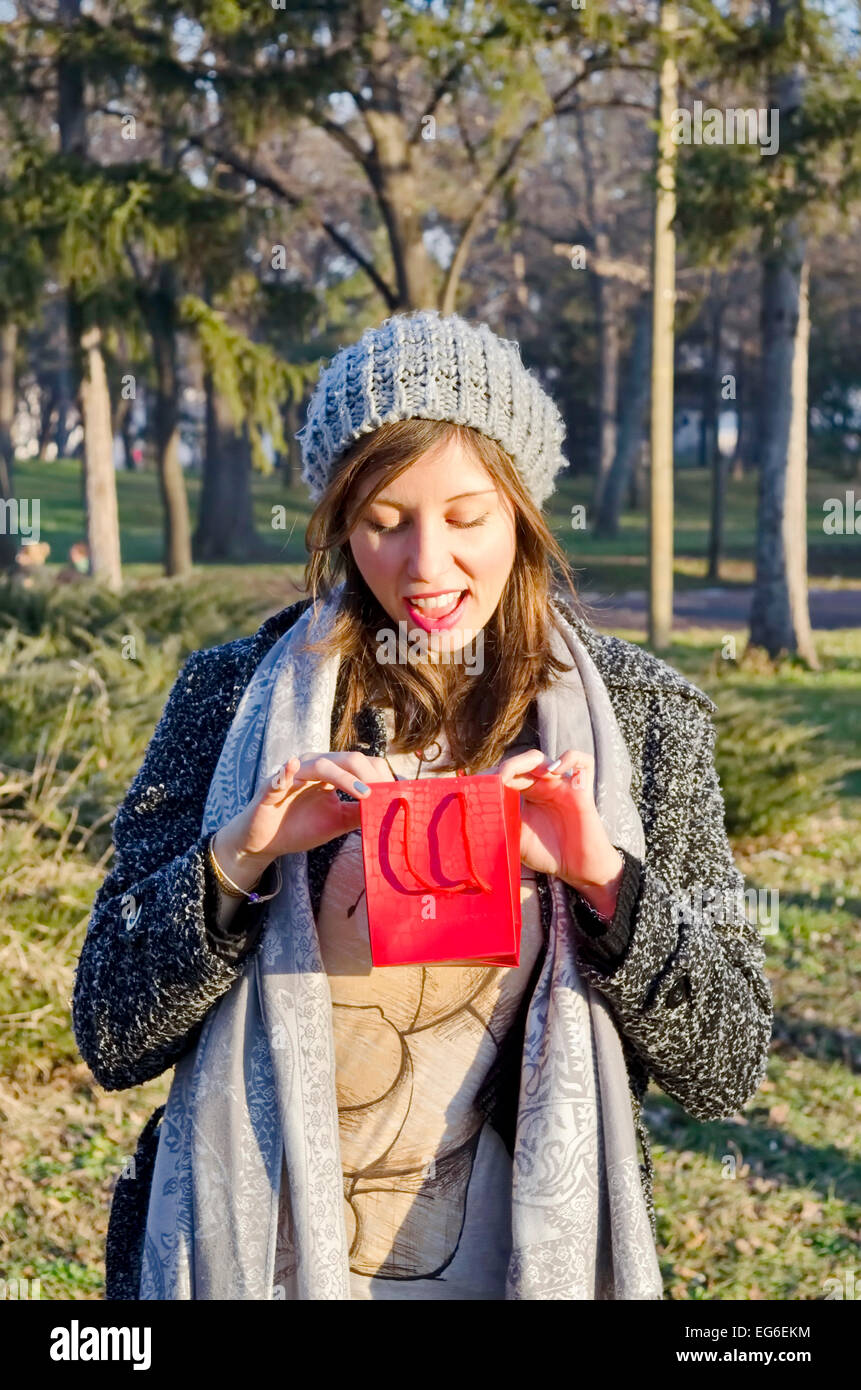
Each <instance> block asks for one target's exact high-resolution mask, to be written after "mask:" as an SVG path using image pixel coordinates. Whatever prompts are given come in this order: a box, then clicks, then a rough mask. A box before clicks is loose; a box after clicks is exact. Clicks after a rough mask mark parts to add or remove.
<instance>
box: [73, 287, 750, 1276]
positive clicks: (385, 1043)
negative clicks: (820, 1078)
mask: <svg viewBox="0 0 861 1390" xmlns="http://www.w3.org/2000/svg"><path fill="white" fill-rule="evenodd" d="M300 438H301V441H302V449H303V459H304V470H303V473H304V477H305V479H306V481H307V482H308V484H309V487H310V488H311V491H312V496H313V498H314V500H315V502H316V508H315V511H314V513H313V515H312V518H311V522H310V525H309V528H308V533H307V543H308V546H309V550H310V552H311V558H310V560H309V564H308V567H307V571H306V590H307V592H308V594H309V597H307V598H305V599H303V600H300V601H299V602H298V603H295V604H293V605H292V606H291V607H289V608H287V609H285V610H284V611H283V612H281V613H279V614H277V615H276V616H275V617H274V618H270V619H269V620H268V621H267V622H265V623H264V624H263V626H262V627H261V628H260V630H259V631H258V632H257V633H256V634H255V636H253V637H251V638H246V639H243V640H241V641H238V642H233V643H229V644H227V645H226V646H223V647H219V648H216V649H214V650H212V651H206V652H198V653H196V654H195V655H193V656H192V657H191V658H190V659H189V661H188V662H187V663H186V665H185V667H184V668H183V670H182V672H181V673H180V676H179V678H178V680H177V682H176V685H175V686H174V689H173V691H172V692H171V695H170V699H169V701H168V705H167V708H166V710H165V712H164V715H163V717H162V719H161V721H160V723H159V726H158V728H157V730H156V732H155V734H154V737H153V739H152V742H151V744H150V746H149V748H148V750H147V754H146V758H145V760H144V763H143V766H142V768H141V770H140V772H139V773H138V775H137V777H136V779H135V781H134V783H133V785H132V787H131V789H130V791H129V794H128V797H127V799H126V801H125V802H124V804H123V806H122V807H121V808H120V811H119V814H118V816H117V820H116V825H115V832H114V840H115V846H116V856H115V862H114V867H113V870H112V872H111V874H110V875H109V877H108V878H107V880H106V881H105V883H104V885H103V887H102V889H101V890H100V893H99V895H98V898H97V901H96V903H95V907H94V911H93V916H92V920H91V923H90V927H89V931H88V934H87V938H86V941H85V943H84V947H83V950H82V953H81V959H80V963H79V967H78V973H77V978H76V983H75V993H74V999H73V1014H74V1024H75V1031H76V1037H77V1040H78V1044H79V1047H80V1050H81V1053H82V1056H83V1057H84V1058H85V1060H86V1061H87V1062H88V1064H89V1065H90V1067H91V1069H92V1071H93V1074H94V1076H95V1078H96V1080H97V1081H98V1082H99V1083H100V1084H101V1085H103V1086H104V1087H105V1088H106V1089H111V1090H115V1089H121V1088H124V1087H129V1086H135V1085H139V1084H140V1083H142V1082H144V1081H146V1080H149V1079H150V1078H151V1077H154V1076H158V1075H159V1074H160V1073H161V1072H163V1071H164V1070H165V1069H166V1068H167V1067H170V1066H175V1067H176V1071H175V1074H174V1078H173V1082H172V1086H171V1091H170V1096H169V1099H168V1101H167V1105H166V1107H164V1106H162V1107H159V1109H158V1110H157V1111H156V1112H155V1114H154V1115H153V1116H152V1118H151V1119H150V1121H149V1123H148V1125H147V1127H146V1129H145V1131H144V1133H143V1135H142V1136H141V1140H140V1143H139V1145H138V1151H137V1154H136V1155H135V1164H134V1170H133V1176H134V1181H129V1180H127V1179H125V1178H124V1179H122V1180H120V1181H119V1182H118V1184H117V1188H116V1191H115V1194H114V1198H113V1205H112V1210H111V1220H110V1226H109V1231H108V1243H107V1253H106V1265H107V1294H108V1297H110V1298H129V1299H136V1298H141V1299H209V1298H231V1299H233V1298H238V1299H260V1298H263V1299H271V1298H287V1299H330V1298H342V1299H347V1298H350V1299H367V1298H370V1299H402V1298H411V1299H414V1298H420V1299H474V1300H477V1299H543V1298H546V1299H559V1298H577V1299H593V1298H594V1299H598V1298H601V1299H604V1298H608V1299H620V1298H623V1299H654V1298H660V1297H661V1292H662V1290H661V1279H660V1273H659V1267H658V1262H657V1257H656V1251H655V1218H654V1209H653V1205H652V1187H651V1182H652V1169H651V1162H650V1158H649V1147H648V1138H647V1136H646V1134H645V1131H644V1128H643V1125H642V1121H641V1117H640V1103H641V1100H642V1096H643V1093H644V1091H645V1089H646V1087H647V1085H648V1081H649V1079H650V1077H651V1078H654V1079H655V1081H656V1082H657V1083H658V1085H660V1086H661V1087H662V1088H663V1089H664V1090H665V1091H666V1092H667V1093H668V1094H669V1095H671V1096H673V1097H675V1098H676V1099H677V1100H678V1101H679V1102H680V1104H681V1105H683V1106H684V1107H685V1109H686V1110H688V1111H689V1112H690V1113H691V1114H692V1115H694V1116H695V1117H697V1118H701V1119H711V1118H719V1117H723V1116H729V1115H732V1114H733V1113H734V1112H735V1111H736V1110H737V1109H738V1108H739V1107H740V1106H741V1105H743V1104H744V1102H745V1101H746V1100H748V1099H749V1098H750V1097H751V1096H752V1095H753V1094H754V1093H755V1091H756V1090H757V1088H758V1086H759V1083H760V1081H761V1080H762V1077H763V1074H764V1071H765V1067H766V1063H767V1053H768V1045H769V1039H770V1036H771V1022H772V1006H771V993H770V989H769V986H768V983H767V981H766V979H765V977H764V974H763V970H762V960H763V950H762V945H761V940H760V937H759V932H758V930H757V928H756V927H755V926H754V925H752V924H751V923H749V922H748V920H747V917H746V914H745V911H744V902H743V896H742V895H743V883H742V879H741V876H740V874H739V873H738V871H737V870H736V868H735V866H734V864H733V859H732V854H731V850H730V847H729V844H728V841H727V837H726V832H725V827H724V818H723V801H722V796H721V791H720V785H719V782H718V778H717V774H716V772H715V766H714V757H713V750H714V726H713V724H712V720H711V714H712V712H713V710H714V705H713V704H712V702H711V701H710V700H709V699H708V698H707V697H706V696H705V695H704V694H703V693H702V692H701V691H700V690H698V689H697V687H696V686H694V685H692V684H691V683H690V682H688V681H687V680H686V679H685V678H684V677H682V676H681V675H680V674H679V673H678V672H677V671H675V670H674V669H673V668H672V667H670V666H668V665H667V664H666V663H664V662H662V661H660V660H658V659H657V658H655V657H653V656H651V655H649V654H648V653H646V652H645V651H643V650H642V649H641V648H640V647H638V646H636V645H634V644H631V643H627V642H623V641H621V640H619V639H618V638H613V637H603V636H600V635H599V634H598V633H597V632H596V631H595V630H594V629H593V628H592V627H591V626H590V625H589V623H588V622H587V621H586V620H585V618H584V615H583V612H582V609H581V608H580V605H579V604H578V601H577V598H576V593H575V591H574V588H573V585H572V583H571V579H570V573H569V571H568V569H567V566H566V562H565V557H564V555H563V553H562V551H561V550H560V548H559V547H558V545H557V544H556V542H555V541H554V539H553V537H552V536H551V534H550V532H549V530H548V528H547V526H546V523H545V521H544V519H543V517H542V514H541V506H542V504H543V503H544V501H545V500H546V498H547V496H548V495H549V494H550V492H551V491H552V489H553V482H554V478H555V476H556V474H557V472H558V471H559V469H560V468H561V467H563V466H564V463H565V460H564V457H563V455H562V454H561V441H562V438H563V430H562V424H561V419H560V417H559V414H558V411H557V409H556V407H555V405H554V404H553V402H552V401H551V400H550V399H549V397H548V396H547V395H546V394H545V393H544V392H543V390H542V389H541V387H540V385H539V384H538V382H537V380H536V379H535V378H534V377H533V376H532V374H531V373H529V372H528V371H527V370H526V369H525V368H524V366H523V364H522V362H521V359H520V354H519V351H518V348H517V345H516V344H514V343H510V342H507V341H506V340H504V339H500V338H498V337H496V336H495V335H494V334H493V333H492V332H491V331H490V330H489V329H488V328H487V327H486V326H485V325H483V324H482V325H478V326H474V325H470V324H468V323H466V322H465V321H464V320H463V319H461V318H460V317H458V316H456V315H455V316H447V317H443V316H440V315H439V314H437V313H435V312H433V311H421V312H419V313H414V314H409V315H396V316H394V317H393V318H391V319H389V320H387V321H386V322H385V323H383V324H382V325H381V326H380V327H379V328H378V329H375V330H369V331H368V332H366V333H365V334H364V335H363V337H362V338H361V339H360V341H359V342H358V343H356V344H353V345H351V346H350V347H348V348H345V349H343V350H342V351H341V352H340V353H339V354H338V355H337V356H336V357H335V359H334V360H333V362H332V363H331V364H330V365H329V366H328V368H327V369H326V371H325V372H324V373H323V375H322V376H321V379H320V382H319V384H318V387H317V390H316V392H315V394H314V397H313V399H312V401H311V403H310V406H309V411H308V420H307V423H306V426H305V428H304V430H303V431H302V432H301V434H300ZM554 569H555V571H556V574H554ZM559 579H561V580H563V581H564V582H565V583H566V585H567V587H568V592H569V597H568V599H567V600H566V599H565V598H564V597H563V596H562V593H561V592H560V591H559V586H558V580H559ZM405 636H406V638H407V639H408V642H407V643H405V642H404V641H403V640H402V639H403V638H404V637H405ZM393 639H394V640H393ZM393 654H394V656H393ZM458 772H467V773H469V774H473V775H475V774H480V773H490V772H496V773H498V775H499V776H500V777H501V778H502V779H503V781H504V782H505V783H508V784H510V785H511V786H512V787H514V788H516V789H518V790H519V791H520V792H521V820H522V827H521V839H520V846H519V850H520V858H521V908H522V935H521V951H520V962H519V965H517V966H516V967H515V966H509V967H504V966H490V965H481V964H476V963H475V962H472V963H471V962H469V961H468V960H463V961H460V962H456V963H445V964H439V965H406V966H404V965H399V966H376V967H375V966H374V965H373V963H372V959H371V951H370V944H369V934H368V922H367V912H366V906H365V881H364V877H363V869H362V844H361V834H360V829H359V826H360V814H361V812H360V804H359V803H360V801H361V800H362V799H368V798H370V797H373V795H374V791H373V789H372V787H373V784H374V783H379V782H384V781H388V780H394V779H397V778H407V779H414V778H417V777H454V776H456V775H457V774H458ZM638 1139H639V1142H640V1144H641V1146H642V1153H643V1162H642V1163H641V1162H640V1161H639V1156H638V1153H637V1141H638Z"/></svg>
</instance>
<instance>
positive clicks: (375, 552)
mask: <svg viewBox="0 0 861 1390" xmlns="http://www.w3.org/2000/svg"><path fill="white" fill-rule="evenodd" d="M374 481H375V479H374V476H373V475H371V476H369V477H367V478H364V479H362V482H361V484H360V486H359V493H358V497H359V499H360V500H363V499H364V498H365V497H366V496H367V495H368V493H369V492H371V490H372V488H373V486H374ZM515 536H516V531H515V518H514V509H513V506H512V504H511V502H510V500H509V499H508V497H507V496H506V495H505V494H504V493H503V492H502V491H500V490H497V487H496V485H495V483H494V481H493V479H492V478H491V476H490V474H489V473H488V472H487V469H486V468H485V467H484V465H483V464H482V463H480V462H479V461H478V460H477V459H475V458H474V457H473V455H472V454H471V452H470V451H469V450H468V449H466V448H464V446H463V445H462V444H461V443H460V441H459V440H458V438H457V436H456V435H454V436H452V437H451V438H449V439H448V440H446V441H445V442H444V443H443V444H441V445H437V446H436V447H435V448H434V449H431V450H429V451H428V452H427V453H425V454H423V455H422V456H421V458H419V459H417V460H416V462H415V463H414V464H412V465H411V467H409V468H408V469H406V470H405V472H403V473H401V475H400V477H398V478H396V479H395V480H394V482H390V483H389V484H388V485H387V486H386V487H384V488H383V489H382V492H381V494H380V496H379V497H377V498H376V499H375V500H374V501H373V502H372V503H371V505H370V506H369V507H368V509H367V511H366V513H365V514H364V515H363V516H362V518H361V519H360V520H359V521H358V522H357V523H356V525H355V527H354V528H353V531H352V533H351V535H350V548H351V550H352V553H353V558H354V559H355V562H356V564H357V566H358V568H359V570H360V572H361V574H362V577H363V579H364V580H365V583H366V584H367V586H368V588H369V589H370V590H371V592H372V593H373V594H374V596H375V598H377V599H378V601H379V602H380V603H381V604H382V606H383V608H384V609H385V610H386V612H387V613H388V615H389V617H390V618H391V619H392V620H393V622H394V623H395V624H397V623H399V622H405V623H406V625H407V631H408V632H409V633H412V631H413V630H414V629H416V628H421V629H423V630H424V631H425V632H426V633H428V634H434V637H433V641H432V643H430V645H431V646H436V647H438V648H439V649H440V650H447V651H457V650H459V649H460V648H461V647H462V646H464V645H466V644H467V643H469V642H470V641H471V640H472V636H473V635H474V634H476V633H478V632H479V631H480V630H481V629H482V628H483V627H484V626H485V624H486V623H487V622H488V620H489V619H490V618H491V617H492V615H493V613H494V612H495V610H496V607H497V605H498V603H499V600H500V598H501V596H502V591H503V589H504V587H505V582H506V580H507V578H508V576H509V574H510V572H511V567H512V565H513V563H514V553H515ZM422 595H425V596H426V597H428V598H430V597H431V596H439V597H437V598H436V600H435V602H434V603H421V602H419V601H418V600H420V599H421V596H422Z"/></svg>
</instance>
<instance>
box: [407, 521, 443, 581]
mask: <svg viewBox="0 0 861 1390" xmlns="http://www.w3.org/2000/svg"><path fill="white" fill-rule="evenodd" d="M406 539H407V557H406V570H407V578H408V579H409V582H410V583H411V584H431V583H434V582H435V581H436V580H444V579H447V578H450V577H451V575H450V571H451V568H452V564H451V535H450V534H449V532H448V531H447V529H446V525H445V521H444V520H442V519H440V520H437V519H435V518H434V517H432V516H427V517H423V518H416V520H415V522H414V523H413V525H412V526H411V527H409V529H408V531H407V538H406Z"/></svg>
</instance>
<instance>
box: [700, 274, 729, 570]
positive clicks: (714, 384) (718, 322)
mask: <svg viewBox="0 0 861 1390" xmlns="http://www.w3.org/2000/svg"><path fill="white" fill-rule="evenodd" d="M709 301H710V302H709V311H710V312H709V347H708V358H707V361H706V371H705V390H704V392H703V419H704V421H705V434H706V465H707V466H708V467H710V468H711V475H712V495H711V519H710V525H709V549H708V578H709V579H719V578H720V561H721V550H722V548H723V519H724V502H725V498H726V478H727V471H728V469H727V460H726V459H725V458H724V456H723V454H722V453H721V451H720V449H719V448H718V408H717V403H718V386H719V384H720V357H721V333H722V329H723V311H724V303H723V299H722V298H721V295H720V293H718V292H716V291H713V292H712V294H711V295H710V296H709Z"/></svg>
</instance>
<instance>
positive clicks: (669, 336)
mask: <svg viewBox="0 0 861 1390" xmlns="http://www.w3.org/2000/svg"><path fill="white" fill-rule="evenodd" d="M678 24H679V19H678V11H677V9H676V6H675V3H674V0H661V37H662V39H663V40H664V42H663V44H662V50H661V68H660V82H659V106H658V111H659V114H658V147H657V180H656V184H657V186H656V190H655V238H654V252H653V265H654V272H653V275H652V427H651V484H650V499H649V642H650V644H651V645H652V647H653V648H654V649H655V650H656V651H663V650H665V649H666V648H667V647H668V646H669V644H670V641H671V636H672V627H673V369H674V368H673V364H674V345H675V334H674V318H675V287H676V278H675V277H676V245H675V233H674V231H673V219H674V217H675V211H676V198H675V155H676V145H675V143H674V141H673V138H672V130H671V126H672V121H673V112H674V111H675V110H676V109H677V106H678V69H677V67H676V59H675V51H674V38H675V34H676V30H677V29H678Z"/></svg>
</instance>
